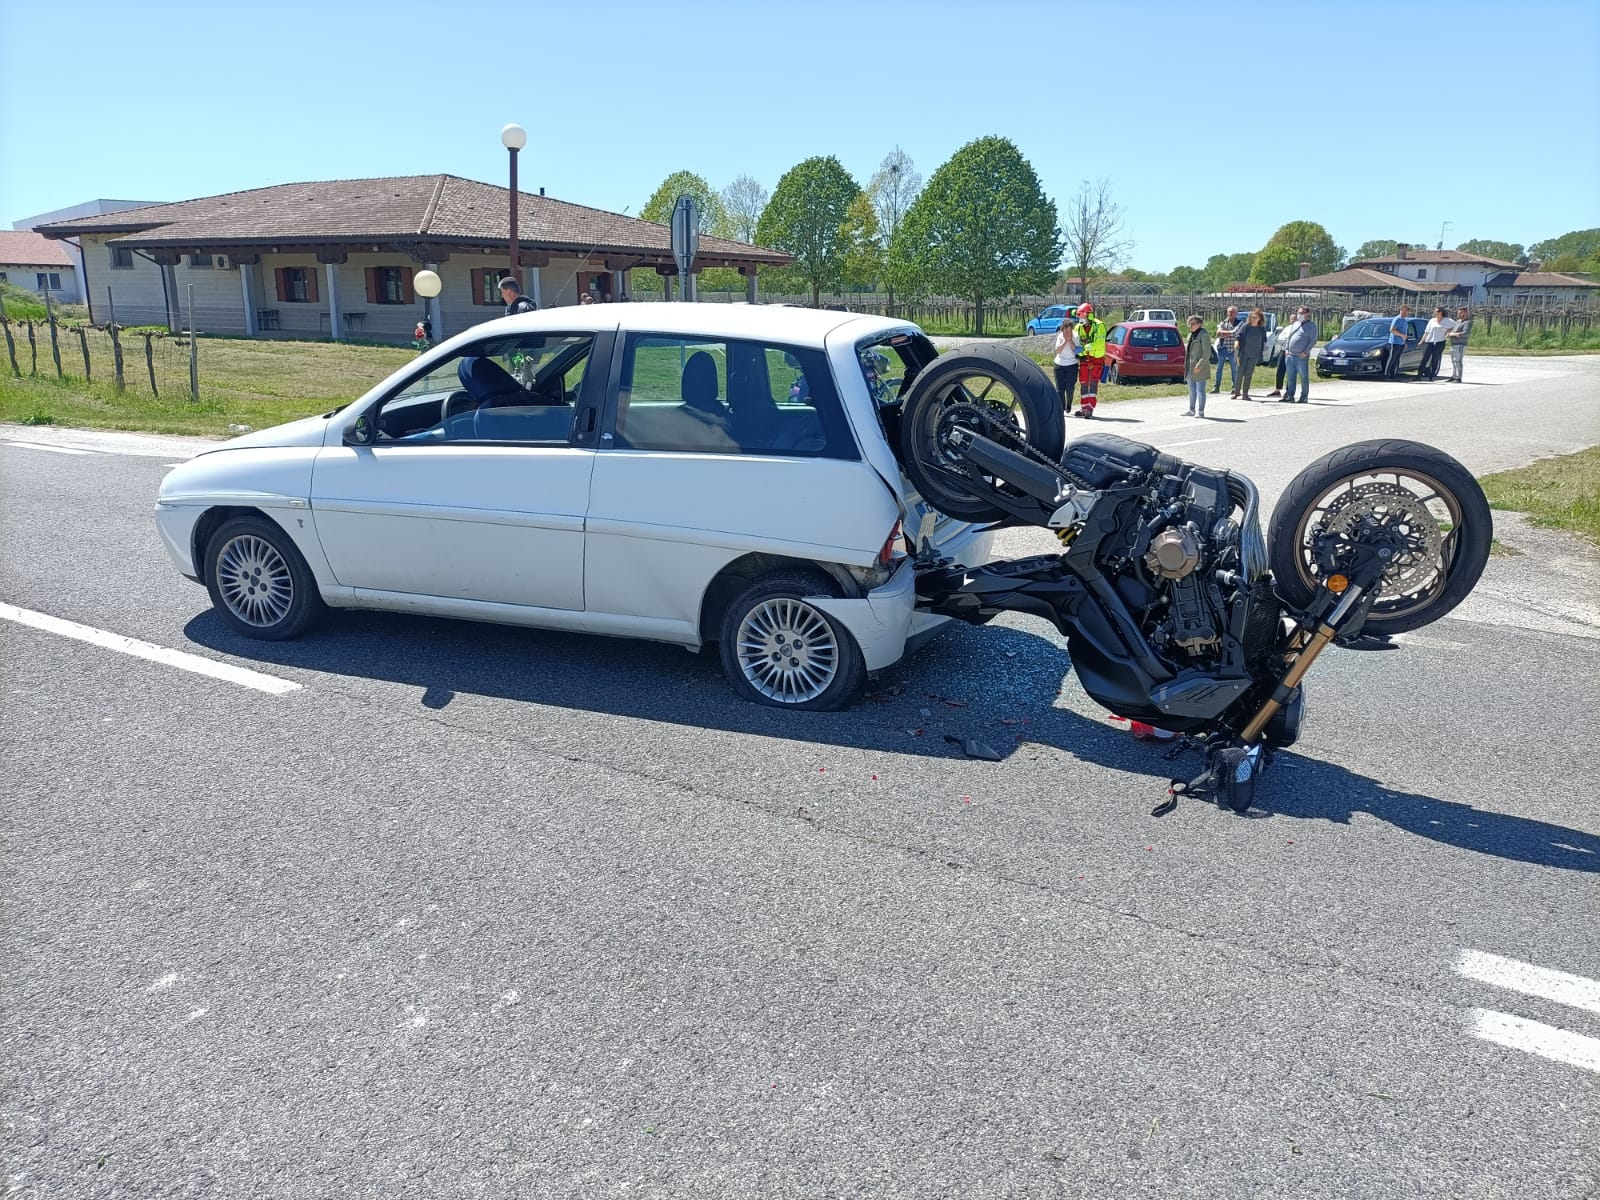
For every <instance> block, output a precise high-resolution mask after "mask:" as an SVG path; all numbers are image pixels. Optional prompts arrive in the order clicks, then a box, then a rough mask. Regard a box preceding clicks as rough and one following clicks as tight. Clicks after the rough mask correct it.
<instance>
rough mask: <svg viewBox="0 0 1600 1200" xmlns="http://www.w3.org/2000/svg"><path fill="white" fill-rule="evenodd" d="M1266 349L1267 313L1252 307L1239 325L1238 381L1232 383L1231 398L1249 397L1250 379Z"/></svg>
mask: <svg viewBox="0 0 1600 1200" xmlns="http://www.w3.org/2000/svg"><path fill="white" fill-rule="evenodd" d="M1266 349H1267V314H1266V313H1264V312H1262V311H1261V310H1260V309H1259V308H1253V309H1251V310H1250V317H1249V319H1248V320H1247V321H1245V323H1244V324H1243V325H1241V326H1239V382H1238V383H1237V384H1235V385H1234V389H1233V399H1235V400H1237V399H1239V397H1240V396H1243V397H1244V398H1245V399H1246V400H1248V399H1250V380H1251V378H1252V377H1254V375H1255V373H1256V367H1257V366H1259V365H1260V363H1261V356H1262V354H1264V353H1265V352H1266ZM1219 374H1220V372H1219Z"/></svg>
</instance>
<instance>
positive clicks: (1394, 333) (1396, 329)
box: [1383, 304, 1411, 379]
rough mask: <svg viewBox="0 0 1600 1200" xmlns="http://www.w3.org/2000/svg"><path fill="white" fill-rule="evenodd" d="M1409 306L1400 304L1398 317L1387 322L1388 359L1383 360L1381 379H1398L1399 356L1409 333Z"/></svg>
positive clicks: (1402, 351) (1403, 349) (1403, 350)
mask: <svg viewBox="0 0 1600 1200" xmlns="http://www.w3.org/2000/svg"><path fill="white" fill-rule="evenodd" d="M1410 318H1411V305H1409V304H1402V305H1401V306H1400V315H1399V316H1397V317H1395V318H1394V319H1392V320H1391V321H1390V322H1389V357H1388V358H1386V359H1384V360H1383V377H1384V378H1385V379H1399V378H1400V356H1401V355H1402V354H1403V353H1405V348H1406V338H1407V337H1408V336H1410V333H1411V320H1410Z"/></svg>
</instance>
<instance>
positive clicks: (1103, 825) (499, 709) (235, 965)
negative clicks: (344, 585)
mask: <svg viewBox="0 0 1600 1200" xmlns="http://www.w3.org/2000/svg"><path fill="white" fill-rule="evenodd" d="M1468 363H1469V372H1468V374H1469V378H1470V379H1473V380H1474V382H1473V383H1471V384H1468V385H1464V386H1461V387H1455V386H1446V385H1442V384H1439V385H1431V386H1430V385H1420V384H1398V385H1385V384H1358V383H1350V384H1337V385H1334V384H1329V385H1322V386H1317V385H1314V387H1313V395H1314V396H1315V397H1316V402H1314V403H1313V404H1311V405H1307V406H1290V405H1277V404H1270V405H1268V404H1256V405H1249V406H1247V405H1245V404H1244V403H1243V402H1242V401H1239V402H1225V401H1224V402H1219V401H1223V398H1221V397H1215V398H1213V404H1212V408H1211V411H1212V415H1213V417H1214V418H1216V419H1214V420H1207V421H1205V422H1200V421H1192V420H1188V419H1187V418H1183V417H1181V416H1180V415H1179V413H1180V411H1181V408H1182V405H1183V401H1182V400H1181V399H1176V398H1174V399H1161V400H1149V401H1136V402H1131V403H1127V404H1119V405H1115V406H1108V407H1107V408H1106V409H1104V410H1103V412H1104V416H1103V417H1101V418H1099V419H1097V421H1096V425H1098V426H1103V427H1105V428H1108V429H1114V430H1115V431H1117V432H1120V433H1124V434H1127V435H1129V436H1133V437H1138V438H1141V439H1144V440H1150V441H1153V442H1156V443H1157V444H1159V445H1162V446H1164V447H1166V448H1169V449H1173V450H1174V451H1176V452H1178V453H1182V454H1185V455H1187V456H1189V457H1192V458H1195V459H1198V460H1201V461H1206V462H1214V463H1226V464H1228V465H1231V466H1235V467H1238V468H1241V469H1244V470H1245V471H1247V472H1249V473H1250V474H1252V475H1253V476H1254V477H1255V478H1256V479H1257V480H1258V482H1259V483H1260V484H1261V485H1262V488H1263V490H1264V492H1266V493H1267V494H1268V496H1269V497H1270V496H1275V495H1276V494H1277V492H1278V491H1279V490H1280V489H1281V488H1282V486H1283V485H1284V484H1285V483H1286V482H1287V481H1288V479H1289V478H1290V477H1291V476H1292V474H1293V473H1294V472H1295V471H1297V470H1298V469H1299V468H1300V467H1301V466H1303V465H1304V464H1305V463H1306V462H1308V461H1310V460H1311V459H1312V458H1314V457H1316V456H1317V455H1319V454H1321V453H1323V452H1325V451H1326V450H1328V449H1332V448H1333V447H1335V446H1337V445H1340V444H1343V443H1346V442H1349V441H1354V440H1359V439H1363V438H1368V437H1374V436H1408V437H1417V438H1419V439H1421V440H1424V441H1429V442H1432V443H1434V444H1436V445H1439V446H1441V447H1442V448H1444V449H1446V450H1448V451H1450V452H1451V453H1453V454H1456V455H1457V456H1459V457H1460V458H1462V459H1463V461H1465V462H1466V463H1467V464H1468V465H1469V466H1470V467H1471V468H1473V469H1474V470H1476V471H1484V470H1490V469H1495V468H1499V467H1505V466H1512V465H1517V464H1520V463H1522V462H1526V461H1528V460H1530V459H1532V458H1534V457H1537V456H1539V455H1544V454H1552V453H1560V452H1564V451H1569V450H1573V449H1576V448H1578V447H1580V446H1582V445H1586V444H1593V443H1595V442H1600V358H1575V359H1545V358H1540V359H1501V360H1494V359H1488V358H1482V357H1472V358H1469V360H1468ZM1078 424H1082V423H1080V422H1073V425H1074V426H1076V425H1078ZM28 443H32V444H28ZM189 448H190V447H189V445H188V444H186V443H183V442H181V441H178V440H176V439H154V438H138V437H131V436H118V435H95V434H87V433H83V434H80V433H74V432H72V431H59V430H35V429H23V428H20V427H16V426H5V427H0V550H3V561H0V603H3V604H6V605H10V606H14V609H12V610H6V611H10V612H12V613H13V615H14V613H15V610H18V609H20V610H27V611H29V612H38V613H44V614H49V615H51V616H54V617H57V618H63V619H65V620H68V621H74V622H79V623H82V624H84V625H87V626H92V627H94V628H96V629H100V630H106V631H110V632H112V633H114V634H117V635H123V636H125V637H131V638H136V639H142V640H143V641H145V642H148V643H152V644H153V645H154V646H157V647H164V648H169V649H172V650H180V651H184V652H187V653H188V654H191V655H196V656H199V657H200V658H202V659H204V660H207V661H209V662H219V663H230V664H233V665H235V666H238V667H244V668H248V669H250V670H251V671H254V672H259V673H261V674H263V675H266V676H270V677H272V678H274V679H276V680H279V681H288V682H290V683H294V684H298V685H300V686H299V687H298V689H296V690H293V691H290V692H287V693H286V694H269V693H266V692H262V691H258V690H255V689H253V688H250V687H245V686H240V685H239V684H237V683H233V682H229V681H227V680H223V679H216V678H210V677H207V676H204V675H199V674H195V673H193V672H191V671H186V670H180V669H176V668H174V667H173V666H170V665H167V664H164V663H160V662H154V661H149V660H148V659H144V658H138V657H132V656H129V655H127V654H124V653H119V652H117V651H116V650H114V649H111V648H108V647H105V646H101V645H93V644H88V643H85V642H83V641H79V640H75V639H72V638H67V637H63V636H59V635H58V634H57V633H54V632H50V631H47V630H43V629H38V628H34V627H31V626H28V625H24V624H19V623H18V622H17V621H16V620H12V619H0V662H3V675H0V747H3V753H4V774H3V779H4V797H5V798H4V805H3V810H0V832H3V844H0V855H3V857H0V862H3V866H4V880H5V884H4V890H3V893H0V894H3V903H4V909H3V921H0V948H3V952H4V955H5V961H6V969H5V971H4V973H3V977H0V1066H3V1071H4V1076H3V1079H4V1082H3V1095H0V1117H3V1125H4V1131H3V1143H0V1144H3V1152H4V1168H5V1179H6V1186H7V1192H6V1194H7V1195H8V1196H18V1197H66V1196H71V1197H112V1196H118V1197H122V1196H129V1197H135V1196H137V1197H143V1196H171V1197H191V1196H195V1197H198V1196H217V1197H229V1198H232V1197H254V1196H262V1197H269V1196H270V1197H339V1198H341V1200H342V1198H354V1197H428V1198H430V1200H435V1198H439V1197H477V1196H495V1197H499V1196H561V1197H576V1196H614V1195H643V1196H660V1197H669V1196H671V1197H676V1196H682V1197H743V1196H750V1197H756V1196H760V1197H776V1196H807V1197H812V1196H815V1197H822V1196H841V1197H842V1196H885V1197H888V1196H894V1197H902V1196H928V1197H934V1196H937V1197H988V1196H1048V1197H1055V1196H1062V1197H1117V1198H1123V1197H1146V1196H1149V1197H1162V1198H1164V1200H1165V1198H1174V1197H1191V1196H1192V1197H1216V1196H1227V1197H1263V1198H1265V1197H1306V1198H1318V1200H1320V1198H1323V1197H1374V1198H1380V1197H1381V1198H1384V1200H1390V1198H1396V1197H1411V1196H1417V1197H1422V1196H1428V1197H1434V1196H1450V1197H1462V1198H1474V1200H1476V1198H1488V1197H1504V1198H1507V1200H1512V1198H1514V1200H1540V1198H1544V1197H1549V1198H1551V1200H1556V1198H1560V1200H1570V1198H1572V1197H1586V1196H1587V1197H1593V1196H1596V1195H1600V1151H1597V1147H1600V983H1595V982H1594V981H1595V980H1596V979H1600V941H1597V939H1596V937H1595V929H1596V927H1597V921H1596V916H1597V912H1600V905H1597V899H1600V888H1597V883H1600V816H1597V815H1596V812H1595V799H1596V791H1597V789H1596V782H1597V779H1596V769H1595V766H1594V754H1595V747H1596V746H1597V745H1600V703H1597V699H1596V689H1595V686H1594V681H1595V679H1596V678H1600V606H1597V595H1600V591H1597V589H1596V582H1597V580H1600V561H1597V558H1596V556H1595V555H1594V554H1592V553H1591V552H1589V551H1586V550H1583V549H1582V548H1580V547H1578V546H1577V544H1576V543H1575V542H1573V541H1572V540H1571V539H1569V538H1567V537H1565V536H1563V535H1558V534H1551V533H1547V532H1543V531H1539V530H1533V529H1529V528H1527V527H1525V526H1524V525H1523V524H1522V523H1521V522H1519V521H1517V520H1515V519H1505V518H1502V519H1501V520H1500V524H1499V528H1498V536H1499V537H1500V539H1501V540H1502V541H1503V542H1505V543H1506V544H1507V545H1508V546H1509V547H1511V548H1512V549H1513V550H1518V551H1521V552H1522V553H1520V554H1514V555H1511V556H1506V557H1496V558H1494V559H1493V560H1491V563H1490V566H1489V570H1488V573H1487V574H1486V576H1485V580H1484V583H1483V584H1482V585H1480V588H1479V591H1478V592H1477V593H1475V594H1474V596H1473V597H1472V598H1471V599H1469V601H1468V602H1467V603H1466V604H1465V605H1463V606H1462V607H1461V608H1460V609H1458V610H1457V612H1456V613H1455V614H1453V615H1452V616H1451V617H1449V618H1446V619H1445V620H1443V621H1441V622H1439V623H1437V624H1435V625H1434V626H1431V627H1429V628H1428V629H1426V630H1423V631H1420V632H1418V633H1416V634H1413V635H1409V636H1408V637H1407V638H1406V639H1405V641H1406V645H1405V646H1404V648H1403V649H1402V650H1401V651H1400V652H1396V653H1388V654H1357V653H1349V652H1334V653H1330V654H1329V655H1327V656H1325V657H1324V659H1323V660H1322V661H1321V662H1320V663H1319V664H1318V665H1317V668H1316V669H1315V671H1314V672H1313V674H1312V676H1311V684H1310V688H1309V696H1310V701H1309V705H1308V709H1309V711H1308V718H1307V722H1308V724H1307V732H1306V734H1305V736H1304V738H1303V740H1302V742H1301V744H1300V745H1299V746H1297V747H1296V749H1295V751H1294V752H1293V753H1291V754H1287V755H1285V756H1283V758H1282V760H1281V761H1280V763H1279V764H1278V765H1276V766H1275V767H1274V768H1273V771H1272V772H1271V773H1270V774H1269V775H1268V776H1267V777H1266V780H1265V782H1264V788H1263V791H1262V793H1261V797H1260V798H1261V804H1260V806H1259V807H1258V808H1257V809H1255V810H1252V812H1251V813H1250V814H1248V815H1247V816H1246V817H1243V818H1240V817H1235V816H1233V815H1231V814H1229V813H1226V812H1225V811H1223V810H1219V809H1217V808H1215V807H1212V806H1210V805H1207V804H1203V803H1199V802H1191V803H1186V804H1184V805H1182V806H1180V808H1179V809H1178V810H1177V812H1175V813H1173V814H1172V815H1170V816H1167V817H1165V818H1161V819H1154V818H1152V817H1151V816H1150V815H1149V810H1150V808H1151V806H1152V805H1154V804H1155V803H1156V802H1157V801H1158V800H1159V799H1160V798H1161V796H1162V793H1163V791H1164V784H1165V780H1166V779H1167V777H1168V775H1169V774H1173V773H1183V772H1182V769H1181V768H1182V767H1183V766H1192V765H1193V764H1191V763H1185V764H1180V766H1179V769H1178V770H1177V771H1174V769H1173V764H1171V763H1167V762H1164V761H1163V760H1162V757H1161V749H1162V748H1158V747H1154V746H1151V745H1150V744H1147V743H1142V742H1137V741H1135V740H1133V739H1132V738H1131V737H1129V735H1128V734H1127V733H1126V732H1123V731H1121V730H1120V729H1118V728H1117V727H1115V726H1113V725H1110V724H1108V723H1107V721H1106V720H1105V714H1104V713H1103V712H1101V711H1099V710H1098V709H1097V708H1096V707H1095V706H1094V705H1093V704H1092V703H1091V702H1090V701H1089V700H1088V699H1087V698H1086V697H1085V696H1084V695H1083V694H1082V692H1081V691H1080V690H1079V689H1078V688H1077V685H1076V684H1075V683H1074V682H1073V680H1072V677H1071V676H1070V674H1068V673H1067V664H1066V661H1065V657H1064V655H1063V653H1062V649H1061V643H1060V639H1058V638H1057V637H1056V636H1055V634H1054V632H1053V631H1052V630H1050V629H1049V628H1047V627H1045V626H1044V625H1043V624H1042V623H1040V622H1038V621H1033V620H1029V619H1026V618H1020V617H1019V618H1015V619H1007V620H1003V621H1000V622H996V623H995V624H993V625H990V626H988V627H985V628H983V629H966V628H961V629H956V630H953V631H952V632H951V633H950V634H948V635H947V636H945V637H943V638H941V639H939V640H938V641H937V642H935V643H934V644H933V645H932V646H930V647H929V648H928V649H927V650H925V651H924V652H923V653H922V654H921V655H919V656H918V657H916V658H915V659H914V660H912V661H911V662H909V663H907V664H905V665H904V666H902V667H901V668H900V669H898V670H897V671H894V672H891V673H889V674H887V675H885V676H883V677H881V678H880V679H879V680H878V681H877V683H876V685H875V687H876V690H875V691H874V692H873V694H871V695H870V696H869V697H868V698H867V699H866V700H865V701H864V702H862V703H861V704H860V705H859V706H857V707H856V708H855V709H853V710H852V711H850V712H847V713H841V714H828V715H822V714H818V715H794V714H781V713H776V712H773V711H771V710H767V709H760V708H756V707H753V706H748V705H745V704H742V703H740V702H738V701H736V700H735V699H734V698H733V697H732V695H731V693H730V692H729V690H728V689H727V687H726V686H725V685H724V683H723V682H722V680H721V677H720V674H719V671H718V669H717V667H716V665H715V664H714V663H713V662H712V661H709V660H708V659H703V658H696V657H694V656H691V655H688V654H685V653H684V652H683V651H682V650H678V649H673V648H669V647H656V646H650V645H645V644H642V643H629V642H617V641H608V640H604V639H592V638H581V637H573V636H567V635H555V634H543V633H537V632H524V631H517V630H508V629H501V628H493V627H486V626H474V625H469V624H464V623H452V622H444V621H430V620H423V619H413V618H406V617H400V616H389V615H366V614H363V615H336V616H335V617H334V618H333V619H331V620H330V621H329V622H328V623H327V624H326V625H325V626H324V627H322V628H321V629H320V630H319V631H318V632H316V633H314V634H312V635H309V636H307V637H306V638H304V639H303V640H300V641H297V642H292V643H287V644H270V643H252V642H248V641H245V640H242V639H238V638H236V637H234V636H233V635H231V634H230V633H228V632H227V630H226V629H225V628H224V627H223V626H222V625H221V623H220V622H219V621H217V620H216V619H215V618H214V617H213V616H212V615H211V614H210V612H209V609H208V607H207V601H206V597H205V594H204V592H203V591H202V590H201V589H199V588H198V587H196V586H195V585H193V584H191V583H188V582H187V581H184V580H182V579H180V578H179V577H178V576H177V575H176V574H175V573H174V572H173V571H172V569H171V568H170V566H169V565H168V563H167V561H166V558H165V555H164V554H163V552H162V551H161V549H160V547H159V545H158V543H157V540H156V537H155V533H154V530H153V527H152V522H151V517H150V505H151V500H152V497H153V495H154V492H155V489H156V487H157V485H158V483H159V481H160V478H161V476H162V474H163V471H164V469H165V468H166V466H167V464H170V463H174V462H178V461H180V460H181V459H182V458H183V457H184V456H185V455H186V453H187V452H188V449H189ZM70 451H77V453H71V452H70ZM1039 536H1040V535H1038V534H1036V533H1022V532H1017V533H1008V534H1007V535H1006V540H1007V544H1008V546H1009V547H1010V549H1012V550H1013V551H1015V552H1023V551H1025V550H1027V549H1030V548H1033V547H1035V546H1037V545H1038V544H1039V542H1038V541H1037V540H1036V539H1037V538H1038V537H1039ZM946 734H955V735H959V736H962V737H977V738H981V739H983V740H985V741H987V742H989V743H990V744H991V745H993V746H994V747H995V748H996V749H998V750H1000V751H1001V753H1002V755H1003V761H1001V762H998V763H984V762H972V761H967V760H964V759H962V758H960V757H958V756H957V755H956V753H955V748H954V747H953V746H951V745H948V744H947V743H945V741H944V740H943V739H944V736H945V735H946ZM1552 973H1560V974H1552Z"/></svg>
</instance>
